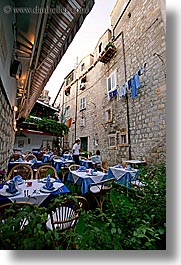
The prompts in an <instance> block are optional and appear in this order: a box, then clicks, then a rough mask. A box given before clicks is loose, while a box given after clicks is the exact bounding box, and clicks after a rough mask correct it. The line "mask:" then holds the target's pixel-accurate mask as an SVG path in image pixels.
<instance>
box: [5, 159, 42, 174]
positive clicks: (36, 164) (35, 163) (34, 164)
mask: <svg viewBox="0 0 181 265" xmlns="http://www.w3.org/2000/svg"><path fill="white" fill-rule="evenodd" d="M18 164H26V165H29V166H30V167H32V169H36V168H38V167H39V166H41V165H43V164H44V163H43V162H42V161H40V160H36V161H31V160H30V161H18V160H17V161H11V162H9V163H8V173H9V171H10V170H11V168H13V167H14V166H16V165H18Z"/></svg>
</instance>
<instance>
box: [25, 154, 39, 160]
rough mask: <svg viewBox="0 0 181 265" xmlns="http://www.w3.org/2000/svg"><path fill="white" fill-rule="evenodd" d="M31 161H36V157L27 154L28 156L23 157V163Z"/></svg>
mask: <svg viewBox="0 0 181 265" xmlns="http://www.w3.org/2000/svg"><path fill="white" fill-rule="evenodd" d="M32 159H36V160H37V157H36V156H35V155H34V154H28V155H26V156H25V158H24V160H25V161H28V162H29V161H30V160H32Z"/></svg>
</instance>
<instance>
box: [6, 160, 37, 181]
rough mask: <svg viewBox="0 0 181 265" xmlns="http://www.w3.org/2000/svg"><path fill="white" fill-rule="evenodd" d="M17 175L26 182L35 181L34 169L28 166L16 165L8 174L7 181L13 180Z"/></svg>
mask: <svg viewBox="0 0 181 265" xmlns="http://www.w3.org/2000/svg"><path fill="white" fill-rule="evenodd" d="M17 175H20V176H21V177H22V178H23V179H24V180H26V179H33V169H32V168H31V167H30V166H29V165H26V164H21V163H20V164H18V165H15V166H14V167H12V168H11V170H10V172H9V173H8V176H7V180H10V179H13V177H14V176H17Z"/></svg>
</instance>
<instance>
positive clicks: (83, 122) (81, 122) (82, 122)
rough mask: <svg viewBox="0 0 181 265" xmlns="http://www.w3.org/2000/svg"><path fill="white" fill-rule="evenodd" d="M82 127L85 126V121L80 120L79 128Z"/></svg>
mask: <svg viewBox="0 0 181 265" xmlns="http://www.w3.org/2000/svg"><path fill="white" fill-rule="evenodd" d="M84 126H85V119H84V118H82V119H81V120H80V127H84Z"/></svg>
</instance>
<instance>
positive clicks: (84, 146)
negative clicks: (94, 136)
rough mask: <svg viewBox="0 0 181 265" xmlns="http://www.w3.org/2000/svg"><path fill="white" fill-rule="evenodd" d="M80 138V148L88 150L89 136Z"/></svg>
mask: <svg viewBox="0 0 181 265" xmlns="http://www.w3.org/2000/svg"><path fill="white" fill-rule="evenodd" d="M80 140H81V144H80V148H81V149H83V150H84V151H88V150H87V146H88V137H81V138H80Z"/></svg>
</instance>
